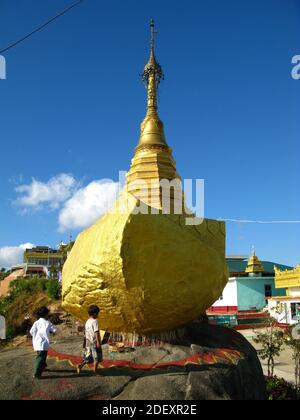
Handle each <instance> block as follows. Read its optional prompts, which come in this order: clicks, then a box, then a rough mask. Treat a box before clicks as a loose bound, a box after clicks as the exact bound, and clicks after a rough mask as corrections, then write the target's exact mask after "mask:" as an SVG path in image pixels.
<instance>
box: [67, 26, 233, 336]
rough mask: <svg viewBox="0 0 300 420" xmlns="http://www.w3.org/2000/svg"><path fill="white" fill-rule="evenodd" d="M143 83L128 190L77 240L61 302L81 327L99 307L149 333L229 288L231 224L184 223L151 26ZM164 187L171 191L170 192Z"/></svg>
mask: <svg viewBox="0 0 300 420" xmlns="http://www.w3.org/2000/svg"><path fill="white" fill-rule="evenodd" d="M143 78H144V81H145V83H146V86H147V92H148V99H147V114H146V117H145V119H144V120H143V122H142V124H141V135H140V141H139V143H138V145H137V147H136V149H135V154H134V157H133V159H132V163H131V168H130V170H129V172H128V174H127V183H126V186H125V188H124V190H123V191H122V192H121V194H120V196H119V198H118V199H117V201H116V202H115V204H114V205H113V207H112V209H110V210H109V211H108V212H107V213H105V214H104V215H103V216H102V217H101V218H100V219H99V220H98V221H97V222H96V223H95V224H94V225H93V226H91V227H90V228H88V229H86V230H85V231H84V232H82V233H81V234H80V235H79V236H78V238H77V240H76V242H75V245H74V247H73V249H72V251H71V253H70V255H69V257H68V259H67V261H66V263H65V266H64V269H63V281H62V299H63V306H64V308H65V309H66V310H67V311H69V312H70V313H72V314H73V315H74V316H75V317H77V318H79V319H81V320H82V321H84V320H86V317H87V308H88V306H89V305H91V304H96V305H98V306H99V307H100V308H101V314H100V325H101V328H102V329H106V330H108V331H111V332H120V333H138V334H151V333H160V332H165V331H171V330H174V329H176V328H178V327H181V326H184V325H186V324H187V323H189V322H190V321H192V320H194V319H197V318H198V317H199V316H201V315H203V314H204V313H205V311H206V309H207V308H208V307H209V306H211V305H212V304H213V303H214V302H215V301H216V300H217V299H218V297H219V296H220V294H221V292H222V290H223V288H224V286H225V284H226V281H227V266H226V262H225V223H224V222H219V221H215V220H208V219H203V220H202V223H200V224H194V225H187V223H186V219H187V215H189V216H190V212H189V211H188V210H186V209H185V206H184V195H183V192H182V189H181V183H180V177H179V175H178V174H177V171H176V164H175V161H174V159H173V157H172V151H171V149H170V147H169V146H168V144H167V142H166V139H165V135H164V128H163V123H162V122H161V120H160V118H159V116H158V112H157V88H158V85H159V83H160V81H161V79H162V78H163V71H162V68H161V66H160V65H159V63H158V61H157V60H156V58H155V53H154V23H153V21H151V49H150V58H149V61H148V63H147V64H146V66H145V68H144V73H143ZM164 181H166V182H172V185H173V188H172V189H171V190H169V192H167V193H166V192H165V189H164V188H162V183H163V182H164ZM180 208H182V209H181V210H182V211H178V209H179V210H180Z"/></svg>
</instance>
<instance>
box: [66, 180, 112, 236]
mask: <svg viewBox="0 0 300 420" xmlns="http://www.w3.org/2000/svg"><path fill="white" fill-rule="evenodd" d="M118 188H119V183H117V182H112V181H107V180H98V181H93V182H91V183H90V184H89V185H87V186H86V187H84V188H81V189H79V190H78V191H77V192H76V193H75V194H74V195H73V197H72V198H70V199H69V200H68V201H67V202H66V203H65V205H64V207H63V208H62V209H61V211H60V214H59V231H60V232H65V231H66V230H72V229H82V228H85V227H87V226H90V225H91V224H92V223H94V222H95V221H96V220H97V219H98V218H99V217H100V216H101V215H102V214H104V213H105V212H106V211H107V210H108V209H109V208H110V207H111V206H112V204H113V202H114V201H115V200H116V198H117V194H118Z"/></svg>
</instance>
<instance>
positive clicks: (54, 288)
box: [46, 279, 60, 300]
mask: <svg viewBox="0 0 300 420" xmlns="http://www.w3.org/2000/svg"><path fill="white" fill-rule="evenodd" d="M46 291H47V295H48V296H49V297H50V298H51V299H53V300H57V299H58V298H59V295H60V285H59V283H58V281H57V280H55V279H51V280H48V281H47V282H46Z"/></svg>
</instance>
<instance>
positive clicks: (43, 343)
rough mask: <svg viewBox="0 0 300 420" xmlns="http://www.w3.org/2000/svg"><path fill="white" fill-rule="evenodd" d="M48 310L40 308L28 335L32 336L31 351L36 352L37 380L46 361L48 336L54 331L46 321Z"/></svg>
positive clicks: (35, 374) (43, 307)
mask: <svg viewBox="0 0 300 420" xmlns="http://www.w3.org/2000/svg"><path fill="white" fill-rule="evenodd" d="M48 315H49V309H48V308H46V307H45V306H42V307H41V308H39V309H38V310H37V311H36V316H37V318H38V320H37V321H36V322H35V323H34V324H33V326H32V328H31V330H30V334H31V335H32V344H33V349H34V351H36V353H37V355H36V359H35V366H34V376H33V377H34V378H36V379H39V378H40V377H41V376H42V373H43V371H44V370H45V368H46V366H47V365H46V360H47V354H48V349H49V334H50V333H52V334H55V332H56V329H55V327H54V326H53V325H52V324H51V322H49V321H47V319H46V318H47V316H48Z"/></svg>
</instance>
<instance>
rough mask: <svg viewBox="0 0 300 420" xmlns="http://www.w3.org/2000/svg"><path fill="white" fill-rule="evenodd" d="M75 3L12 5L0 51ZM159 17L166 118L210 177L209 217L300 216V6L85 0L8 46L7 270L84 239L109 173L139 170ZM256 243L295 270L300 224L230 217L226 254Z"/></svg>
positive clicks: (191, 166)
mask: <svg viewBox="0 0 300 420" xmlns="http://www.w3.org/2000/svg"><path fill="white" fill-rule="evenodd" d="M71 3H72V1H71V0H70V1H64V0H43V2H41V1H38V0H22V1H20V0H19V1H18V0H2V1H0V49H2V48H4V47H6V46H7V45H8V44H10V43H11V42H13V41H15V40H16V39H17V38H19V37H21V36H22V35H24V34H26V33H27V32H30V31H31V30H32V29H33V28H34V27H36V26H38V25H39V24H40V23H43V22H44V21H45V20H47V19H48V18H49V17H52V16H53V15H55V14H56V13H58V12H60V11H61V10H62V9H63V8H64V7H66V6H68V5H69V4H71ZM150 18H154V19H155V21H156V26H157V30H158V34H157V43H156V44H157V48H156V55H157V57H158V59H159V61H160V63H161V65H162V66H163V68H164V71H165V75H166V78H165V81H164V82H163V84H162V85H161V89H160V101H159V113H160V116H161V118H162V120H163V121H164V124H165V132H166V136H167V140H168V143H169V145H170V146H171V147H172V148H173V151H174V157H175V160H176V162H177V168H178V171H179V173H180V175H181V176H182V177H183V178H193V179H195V178H204V179H205V188H206V190H205V216H206V217H210V218H224V219H249V220H254V221H255V220H261V221H276V220H283V221H284V220H286V221H293V220H295V221H296V220H298V221H299V220H300V200H299V188H300V187H299V185H300V165H299V156H300V154H299V152H300V146H299V135H300V119H299V99H300V80H294V79H293V78H292V77H291V70H292V67H293V65H292V64H291V60H292V57H293V56H295V55H297V54H300V45H299V39H300V37H299V35H300V25H299V20H300V1H299V0H286V1H282V0H264V1H261V0H252V1H245V0H244V1H241V0H228V1H226V2H224V1H223V0H206V1H204V0H203V1H195V0H185V1H184V2H183V1H176V2H174V1H170V0H164V1H157V0H152V1H151V2H146V1H136V0H127V1H121V0H118V1H116V0H115V1H109V2H104V1H101V0H97V1H96V0H85V1H84V2H83V3H82V4H81V5H80V6H79V7H77V8H74V9H73V10H72V11H71V12H69V13H68V14H66V15H65V16H63V17H61V18H60V19H59V20H57V21H55V22H54V23H52V24H51V25H49V26H48V27H47V28H45V29H44V30H43V31H42V32H39V33H38V34H35V35H34V36H32V37H31V38H29V39H28V40H26V41H24V42H23V43H22V44H19V45H18V46H16V47H15V48H13V49H11V50H10V51H8V52H7V53H5V54H4V56H5V58H6V62H7V79H6V80H0V112H1V113H0V118H1V131H0V147H1V149H0V150H1V165H0V194H1V198H2V199H1V201H0V265H1V263H2V264H4V260H5V255H6V254H5V255H4V254H3V253H2V260H1V249H2V250H3V249H6V251H7V247H18V246H19V245H20V244H24V243H28V242H30V243H33V244H44V245H52V246H55V245H56V244H58V243H59V241H60V240H64V241H67V240H68V238H69V235H70V234H72V235H73V237H75V236H76V234H77V233H78V232H79V231H80V230H81V229H82V226H83V222H82V219H84V220H85V221H87V220H89V218H91V217H94V215H95V212H97V211H99V209H100V210H101V206H100V207H99V206H98V207H97V203H98V201H97V200H98V199H99V200H100V201H101V199H102V194H108V195H109V194H111V193H112V190H113V186H110V185H109V184H105V183H104V184H103V182H102V181H101V180H102V179H104V178H109V179H112V180H114V181H117V180H118V172H119V170H128V168H129V165H130V159H131V157H132V155H133V150H134V147H135V146H136V144H137V141H138V137H139V124H140V122H141V120H142V119H143V117H144V114H145V89H144V88H143V85H142V83H141V80H140V74H141V72H142V69H143V66H144V64H145V62H146V61H147V58H148V45H149V27H148V25H149V20H150ZM33 180H34V181H33ZM91 197H94V198H92V201H93V200H94V201H93V202H92V204H91V202H90V200H91ZM95 197H96V198H97V200H96V204H95ZM72 200H73V201H72ZM83 202H84V203H85V206H84V208H81V207H80V205H82V203H83ZM76 206H77V207H76ZM78 206H79V207H78ZM76 209H79V213H80V214H79V215H78V214H77V213H76ZM85 212H87V215H86V213H85ZM253 244H254V245H255V246H256V250H257V253H258V255H259V256H260V257H261V259H264V260H270V261H276V262H278V263H283V264H284V263H285V264H290V265H295V264H297V263H299V262H300V224H299V223H298V224H296V223H293V224H259V223H253V224H245V223H237V222H228V223H227V254H245V255H247V254H249V253H250V252H251V246H252V245H253Z"/></svg>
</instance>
